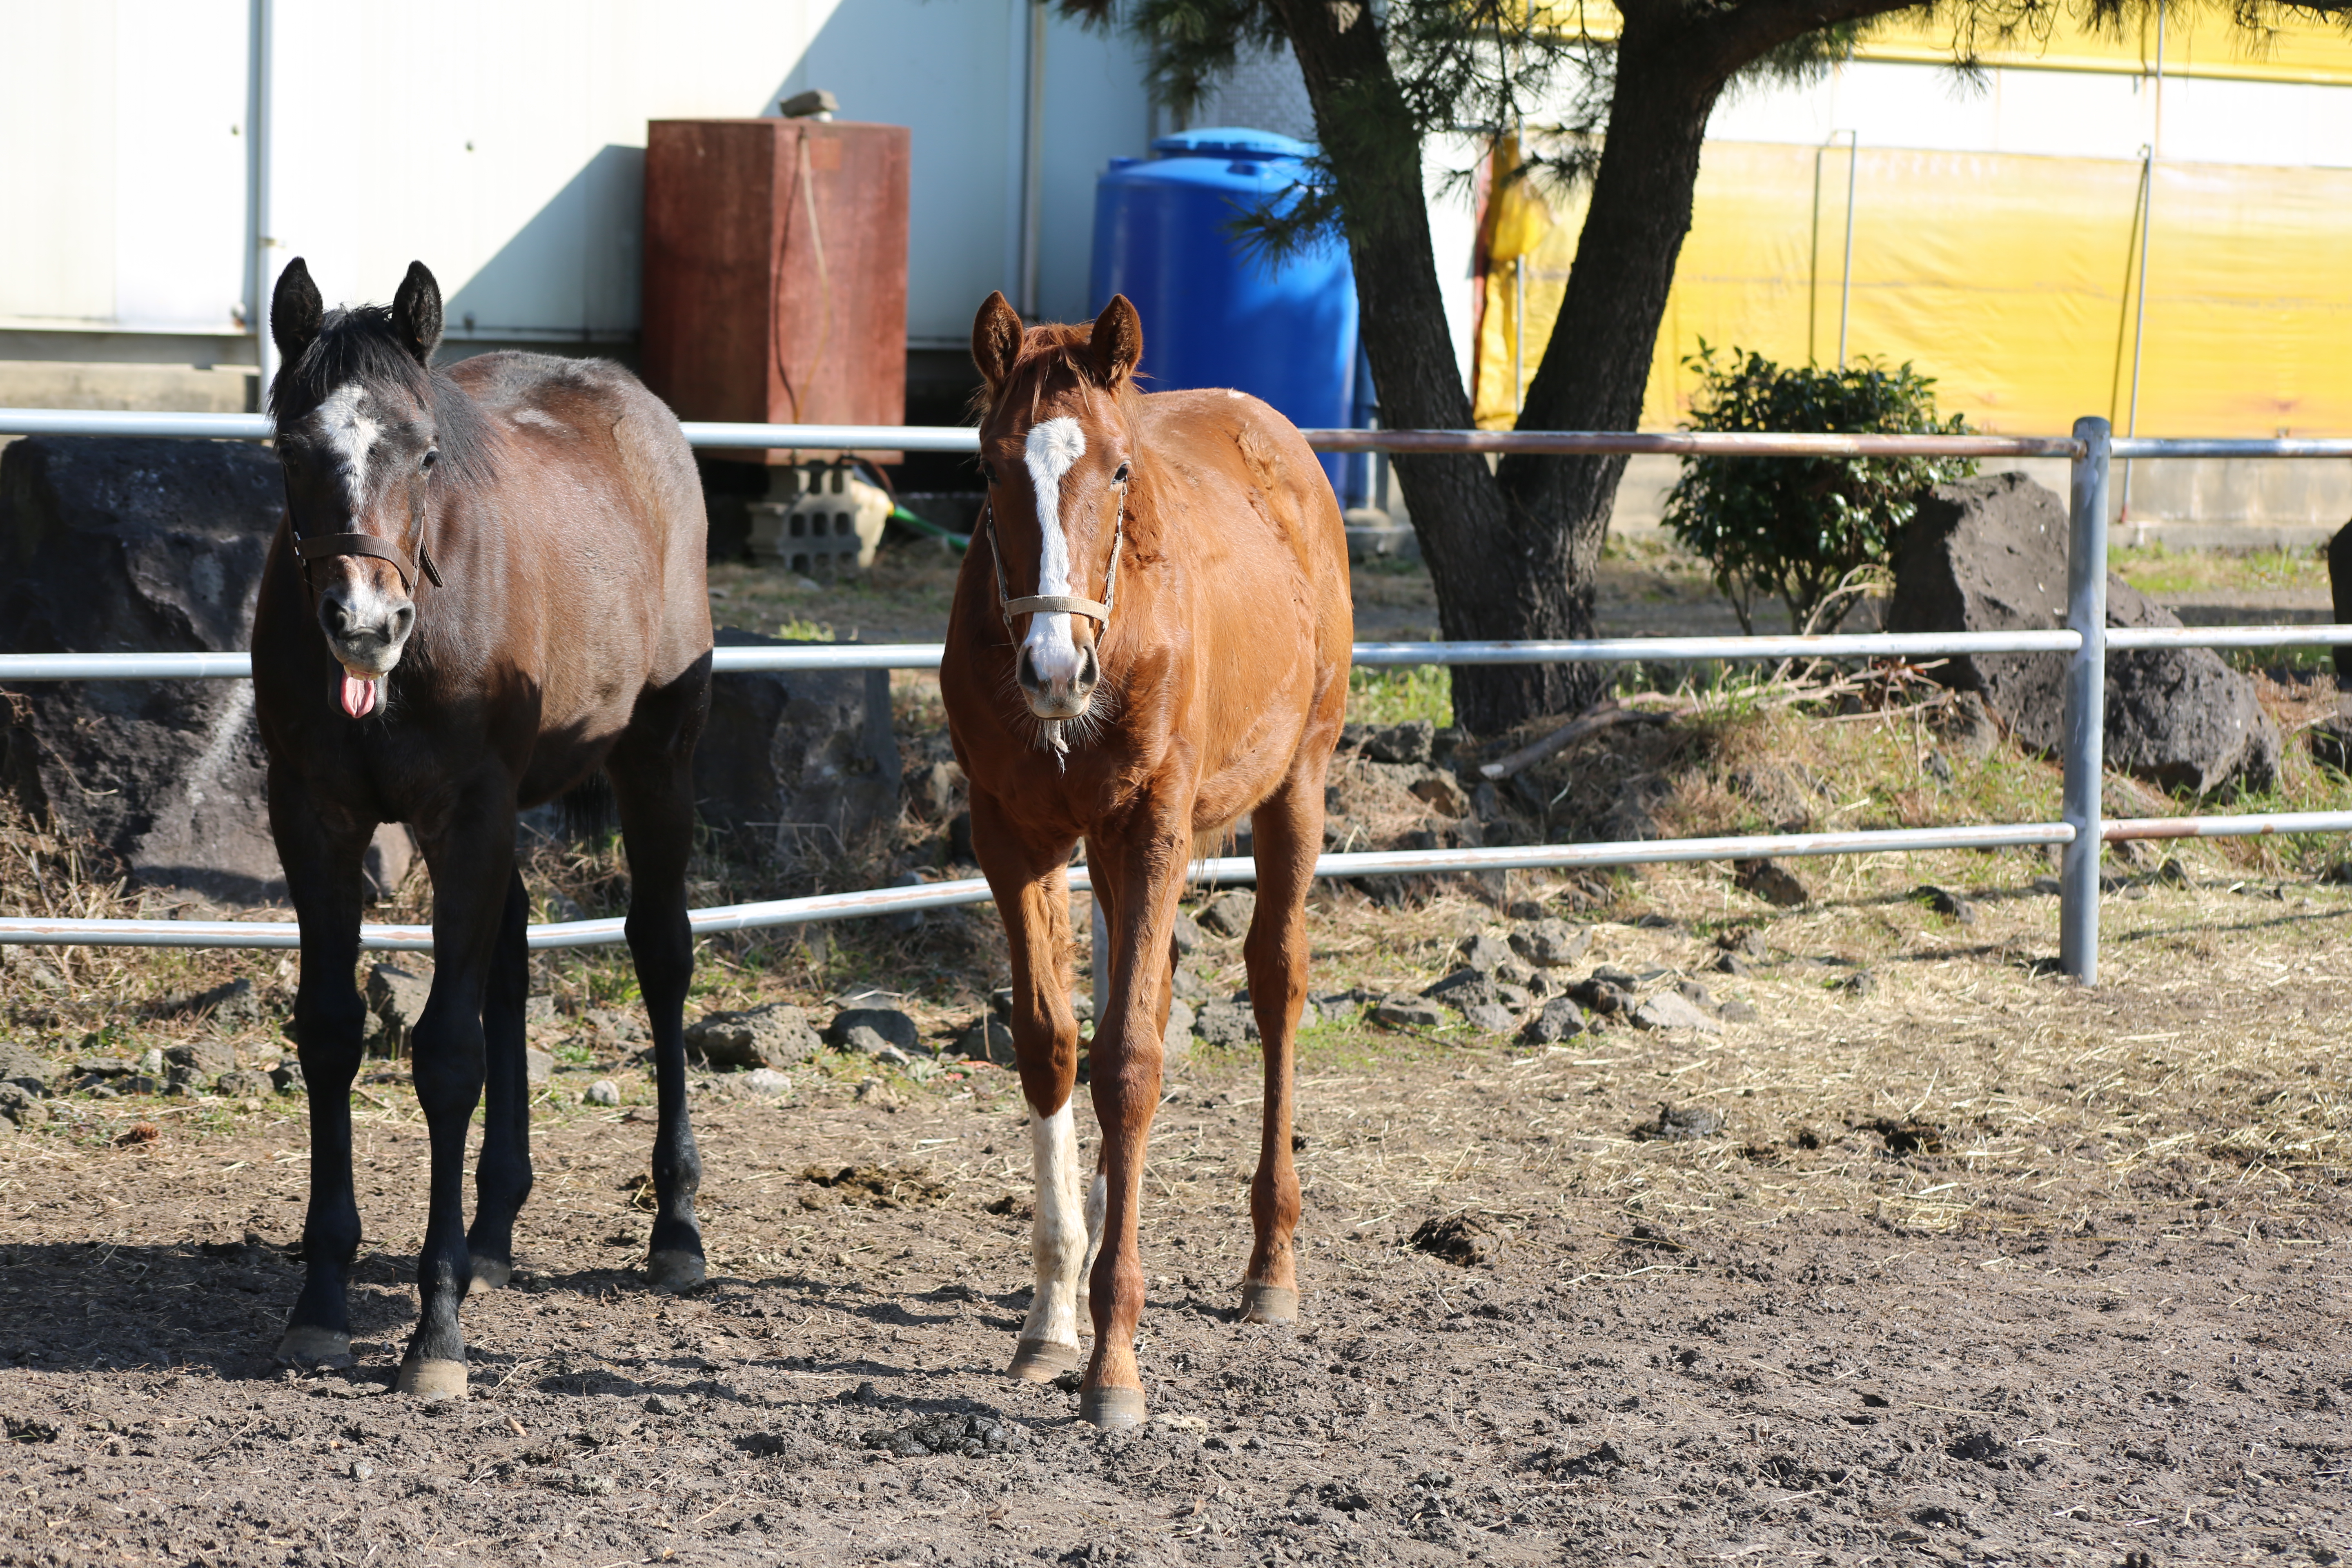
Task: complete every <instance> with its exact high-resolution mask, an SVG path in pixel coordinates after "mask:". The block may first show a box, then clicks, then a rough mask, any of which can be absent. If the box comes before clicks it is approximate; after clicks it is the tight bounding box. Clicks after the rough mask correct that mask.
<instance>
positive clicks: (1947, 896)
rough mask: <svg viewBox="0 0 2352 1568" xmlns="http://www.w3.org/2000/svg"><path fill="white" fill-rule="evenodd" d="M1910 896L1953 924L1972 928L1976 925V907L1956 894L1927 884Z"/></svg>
mask: <svg viewBox="0 0 2352 1568" xmlns="http://www.w3.org/2000/svg"><path fill="white" fill-rule="evenodd" d="M1911 896H1912V897H1913V898H1915V899H1917V900H1920V901H1921V902H1922V903H1924V904H1926V905H1927V907H1928V908H1929V909H1931V910H1935V911H1936V912H1937V914H1939V915H1942V916H1943V917H1944V918H1945V919H1947V920H1949V921H1953V922H1954V923H1955V924H1958V925H1964V926H1972V925H1974V924H1976V923H1977V907H1976V905H1974V904H1972V903H1970V902H1969V900H1966V899H1964V898H1962V897H1960V896H1959V895H1958V893H1954V892H1949V891H1947V890H1946V889H1942V888H1938V887H1936V886H1934V885H1933V884H1927V885H1923V886H1921V887H1920V888H1918V889H1916V890H1915V891H1914V892H1913V893H1912V895H1911Z"/></svg>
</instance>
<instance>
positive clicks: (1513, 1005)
mask: <svg viewBox="0 0 2352 1568" xmlns="http://www.w3.org/2000/svg"><path fill="white" fill-rule="evenodd" d="M1495 1000H1496V1002H1497V1003H1498V1004H1500V1005H1502V1006H1504V1007H1505V1008H1507V1009H1508V1010H1509V1011H1511V1012H1513V1013H1524V1012H1526V1011H1527V1010H1528V1008H1530V1007H1532V1006H1534V1005H1536V994H1535V993H1534V992H1532V991H1530V990H1528V988H1527V987H1526V986H1524V985H1506V984H1503V983H1502V982H1500V981H1497V982H1496V984H1495Z"/></svg>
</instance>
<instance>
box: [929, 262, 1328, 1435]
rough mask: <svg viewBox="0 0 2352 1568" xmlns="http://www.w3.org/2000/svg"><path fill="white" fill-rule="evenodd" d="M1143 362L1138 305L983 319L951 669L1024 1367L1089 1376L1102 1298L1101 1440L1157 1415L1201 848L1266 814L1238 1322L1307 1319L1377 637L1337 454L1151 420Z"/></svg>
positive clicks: (1223, 425) (1267, 432)
mask: <svg viewBox="0 0 2352 1568" xmlns="http://www.w3.org/2000/svg"><path fill="white" fill-rule="evenodd" d="M1142 356H1143V327H1142V322H1141V321H1139V319H1138V317H1137V315H1136V312H1135V308H1134V307H1133V306H1132V305H1130V304H1129V302H1128V301H1127V300H1126V299H1125V298H1124V297H1121V298H1118V299H1114V300H1112V301H1111V302H1110V305H1109V307H1108V309H1106V310H1104V311H1103V313H1102V315H1101V317H1100V318H1099V319H1098V320H1097V321H1095V323H1094V326H1093V328H1092V329H1091V330H1089V329H1087V328H1086V327H1083V326H1045V327H1035V328H1031V329H1029V330H1027V331H1024V330H1023V327H1022V324H1021V319H1020V317H1019V316H1017V315H1015V314H1014V313H1013V308H1012V307H1011V306H1010V305H1008V304H1006V303H1005V300H1004V296H1003V295H1002V294H992V295H990V296H989V299H988V302H987V303H986V304H985V305H983V306H982V307H981V310H980V316H979V319H978V320H977V321H975V322H974V323H973V325H972V358H973V359H974V360H975V361H976V362H977V363H978V364H979V366H980V373H981V375H982V378H983V379H984V381H985V382H986V386H985V388H984V389H983V393H982V396H983V398H984V400H985V403H984V409H983V413H982V422H981V429H980V451H981V463H982V468H983V469H984V470H985V472H986V475H987V479H988V512H987V516H986V518H985V519H984V522H983V526H984V529H985V531H986V532H987V534H988V538H987V540H986V541H984V542H983V541H975V542H974V543H973V546H972V548H971V550H970V551H969V552H967V553H966V554H965V557H964V563H963V571H962V575H961V578H960V579H959V580H958V582H957V584H956V592H955V599H954V603H953V605H952V607H951V609H950V612H949V617H948V640H947V655H946V658H945V659H944V661H943V662H942V663H941V666H940V687H941V691H942V694H943V695H944V697H945V699H946V704H947V713H948V724H949V728H950V731H951V732H952V735H953V738H954V741H955V751H956V757H957V760H958V761H959V762H961V763H962V765H963V769H964V773H965V774H966V775H967V777H968V778H969V779H970V781H971V826H972V834H971V837H972V847H973V848H974V850H975V851H976V852H977V853H978V855H979V858H980V862H981V867H982V869H983V870H984V871H985V872H986V873H987V875H988V880H989V886H990V887H991V889H992V890H993V892H994V894H995V898H996V908H997V911H998V913H999V914H1000V915H1001V916H1002V917H1003V921H1004V930H1005V934H1006V936H1007V937H1008V938H1010V940H1011V945H1012V952H1013V1045H1014V1049H1015V1052H1016V1055H1017V1058H1018V1062H1019V1067H1020V1073H1021V1086H1022V1089H1023V1092H1024V1095H1025V1096H1026V1098H1027V1100H1028V1101H1029V1128H1030V1142H1031V1147H1032V1149H1033V1151H1034V1156H1035V1161H1036V1177H1037V1205H1036V1224H1035V1229H1034V1237H1033V1242H1032V1255H1033V1257H1034V1260H1035V1263H1036V1281H1037V1282H1036V1295H1035V1297H1034V1300H1033V1303H1032V1305H1031V1308H1030V1311H1029V1318H1028V1321H1027V1322H1026V1323H1025V1324H1024V1326H1023V1328H1022V1331H1021V1339H1020V1343H1019V1346H1018V1348H1017V1349H1016V1351H1015V1352H1014V1355H1013V1364H1012V1368H1011V1371H1012V1373H1013V1375H1014V1376H1016V1377H1024V1378H1032V1379H1037V1380H1040V1381H1042V1380H1045V1379H1047V1378H1051V1377H1054V1376H1055V1375H1056V1374H1057V1373H1061V1372H1062V1371H1064V1370H1066V1369H1067V1368H1070V1367H1074V1366H1076V1364H1077V1363H1078V1360H1079V1354H1080V1352H1079V1349H1078V1335H1077V1322H1076V1313H1077V1310H1078V1303H1079V1301H1080V1300H1086V1302H1087V1308H1088V1310H1089V1312H1090V1315H1091V1316H1092V1318H1093V1320H1094V1331H1095V1349H1094V1355H1093V1359H1092V1360H1091V1362H1090V1363H1088V1364H1087V1372H1086V1377H1085V1381H1084V1384H1083V1385H1082V1393H1081V1397H1080V1404H1079V1410H1080V1414H1082V1415H1084V1416H1085V1417H1086V1418H1087V1420H1089V1421H1092V1422H1094V1423H1095V1424H1097V1426H1132V1425H1134V1424H1135V1423H1137V1422H1139V1421H1140V1420H1142V1418H1143V1414H1144V1400H1143V1384H1142V1380H1141V1377H1140V1375H1139V1373H1138V1371H1137V1368H1136V1362H1135V1350H1134V1337H1135V1327H1136V1323H1137V1321H1138V1319H1139V1317H1140V1316H1141V1315H1142V1310H1143V1270H1142V1263H1141V1260H1140V1258H1139V1256H1138V1254H1137V1250H1136V1225H1137V1220H1138V1208H1139V1199H1140V1197H1141V1183H1142V1175H1143V1163H1144V1148H1145V1143H1146V1141H1147V1140H1148V1138H1149V1136H1150V1130H1151V1117H1152V1112H1153V1111H1154V1110H1156V1109H1157V1107H1158V1105H1159V1100H1160V1056H1161V1050H1160V1032H1161V1030H1162V1029H1163V1028H1164V1027H1165V1026H1166V1024H1167V1018H1168V1003H1169V994H1170V991H1169V985H1170V978H1171V976H1170V964H1171V952H1170V945H1169V942H1170V936H1171V932H1172V930H1173V927H1174V922H1175V918H1176V913H1177V903H1178V900H1179V897H1180V896H1181V893H1182V891H1183V887H1184V872H1185V863H1186V860H1187V858H1189V856H1190V855H1191V853H1192V847H1193V845H1194V844H1195V842H1196V841H1197V840H1200V839H1202V837H1206V836H1212V835H1216V834H1220V833H1222V832H1223V830H1224V829H1226V828H1227V827H1229V826H1232V825H1233V824H1234V822H1236V821H1238V820H1239V819H1240V818H1242V817H1244V816H1247V817H1248V818H1249V819H1250V823H1251V827H1252V833H1253V837H1254V847H1255V855H1256V859H1257V877H1258V882H1257V889H1258V891H1257V912H1256V914H1255V917H1254V918H1253V919H1252V921H1251V922H1250V930H1249V936H1248V940H1247V942H1246V944H1245V948H1244V952H1245V955H1246V957H1247V959H1248V962H1249V985H1250V1003H1251V1006H1252V1008H1253V1009H1254V1011H1255V1013H1256V1015H1257V1025H1258V1032H1259V1034H1260V1036H1261V1037H1262V1038H1263V1039H1264V1041H1265V1113H1264V1120H1263V1124H1262V1127H1261V1135H1260V1144H1259V1150H1258V1165H1257V1174H1256V1178H1255V1181H1254V1182H1253V1183H1252V1184H1251V1187H1250V1215H1251V1221H1252V1225H1253V1227H1254V1230H1255V1245H1254V1247H1253V1248H1252V1250H1251V1253H1250V1260H1249V1268H1248V1270H1247V1272H1246V1274H1245V1276H1244V1284H1243V1289H1242V1309H1243V1316H1244V1318H1245V1319H1248V1320H1253V1321H1287V1320H1290V1319H1292V1318H1294V1317H1296V1315H1297V1307H1298V1279H1297V1268H1296V1265H1295V1263H1294V1260H1293V1258H1292V1248H1291V1238H1292V1234H1293V1232H1294V1231H1295V1230H1296V1228H1297V1224H1298V1178H1297V1173H1296V1171H1295V1170H1294V1169H1293V1168H1292V1165H1291V1152H1290V1117H1291V1055H1292V1046H1293V1041H1294V1038H1295V1036H1296V1033H1297V1024H1298V1015H1299V1008H1300V1005H1301V1003H1302V1001H1303V1000H1304V998H1305V996H1306V994H1307V929H1306V900H1307V886H1308V883H1309V881H1310V879H1311V878H1312V876H1313V874H1314V867H1315V858H1316V855H1317V853H1318V851H1319V850H1320V849H1321V848H1322V844H1323V779H1324V773H1325V772H1326V771H1327V770H1328V767H1329V765H1330V761H1331V751H1332V747H1333V745H1334V744H1335V743H1336V742H1337V741H1338V739H1339V725H1340V721H1341V718H1342V715H1343V710H1344V709H1345V706H1346V702H1347V694H1348V665H1349V645H1350V643H1351V642H1352V641H1353V639H1354V613H1353V610H1352V607H1351V605H1350V602H1349V590H1348V545H1347V535H1346V531H1345V530H1344V528H1343V527H1342V525H1341V522H1340V520H1339V502H1338V500H1336V499H1335V498H1334V497H1333V495H1332V493H1331V487H1330V484H1329V482H1328V480H1327V479H1325V478H1324V475H1323V469H1322V467H1321V466H1320V464H1318V462H1317V460H1316V457H1315V454H1314V452H1313V451H1312V450H1310V449H1309V448H1308V447H1307V443H1306V442H1305V441H1304V440H1303V439H1301V438H1300V437H1299V434H1298V432H1297V430H1296V429H1294V428H1292V426H1291V425H1290V423H1289V421H1287V420H1286V419H1284V418H1283V416H1281V415H1279V414H1277V413H1276V412H1275V411H1274V410H1273V409H1272V408H1269V407H1267V406H1266V405H1265V404H1263V403H1261V402H1259V401H1258V400H1257V399H1255V398H1254V397H1248V396H1245V395H1243V394H1241V393H1238V392H1163V393H1156V394H1153V395H1150V396H1145V395H1142V394H1141V393H1140V392H1139V391H1138V390H1137V388H1136V385H1135V371H1136V365H1137V363H1138V362H1139V360H1140V359H1141V358H1142ZM1080 838H1084V839H1085V840H1086V844H1087V868H1088V870H1089V871H1090V873H1091V875H1092V878H1093V881H1094V889H1095V897H1096V898H1097V899H1098V900H1102V903H1103V906H1104V911H1105V914H1106V916H1107V918H1108V931H1109V933H1110V936H1109V941H1110V947H1111V961H1110V966H1109V968H1110V981H1109V984H1108V986H1107V987H1106V988H1105V990H1106V991H1107V993H1108V994H1097V997H1096V999H1095V1000H1096V1018H1097V1023H1096V1026H1095V1036H1094V1042H1093V1046H1092V1047H1091V1054H1092V1066H1093V1073H1092V1079H1091V1081H1092V1088H1093V1093H1094V1103H1095V1113H1096V1116H1097V1119H1098V1120H1099V1121H1100V1122H1101V1124H1102V1135H1103V1145H1102V1155H1101V1161H1100V1165H1099V1171H1098V1173H1097V1175H1096V1177H1095V1178H1094V1182H1093V1184H1092V1186H1091V1190H1090V1191H1089V1192H1087V1193H1086V1194H1085V1195H1083V1196H1082V1195H1081V1188H1082V1186H1084V1185H1085V1183H1084V1178H1083V1177H1082V1176H1081V1174H1080V1172H1079V1169H1078V1164H1077V1144H1076V1134H1075V1131H1074V1128H1073V1124H1072V1121H1071V1110H1070V1104H1069V1100H1070V1091H1071V1088H1072V1084H1073V1081H1074V1079H1075V1076H1076V1069H1077V1046H1078V1027H1077V1020H1076V1016H1075V1015H1074V1014H1073V1012H1072V1010H1071V1005H1070V986H1071V981H1072V956H1073V943H1072V938H1071V931H1070V913H1069V892H1068V881H1067V878H1066V871H1065V868H1066V867H1067V865H1068V864H1069V860H1070V855H1071V851H1072V849H1073V848H1074V847H1076V844H1077V842H1078V840H1079V839H1080ZM1090 1233H1091V1234H1090ZM1090 1244H1091V1246H1092V1247H1096V1248H1098V1249H1099V1250H1098V1252H1097V1254H1096V1256H1095V1260H1094V1264H1093V1268H1092V1269H1091V1272H1090V1275H1089V1280H1088V1289H1087V1290H1085V1291H1084V1292H1083V1293H1082V1292H1081V1290H1080V1288H1079V1279H1078V1276H1079V1273H1080V1270H1081V1268H1082V1267H1083V1266H1084V1264H1085V1262H1086V1259H1087V1254H1088V1251H1089V1247H1090Z"/></svg>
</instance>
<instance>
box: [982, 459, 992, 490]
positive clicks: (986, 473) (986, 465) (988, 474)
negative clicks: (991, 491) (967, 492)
mask: <svg viewBox="0 0 2352 1568" xmlns="http://www.w3.org/2000/svg"><path fill="white" fill-rule="evenodd" d="M980 477H981V478H982V479H986V480H987V481H988V482H989V483H990V484H994V483H995V482H996V465H995V464H994V463H992V462H989V461H987V460H986V459H985V458H983V459H982V462H981V465H980Z"/></svg>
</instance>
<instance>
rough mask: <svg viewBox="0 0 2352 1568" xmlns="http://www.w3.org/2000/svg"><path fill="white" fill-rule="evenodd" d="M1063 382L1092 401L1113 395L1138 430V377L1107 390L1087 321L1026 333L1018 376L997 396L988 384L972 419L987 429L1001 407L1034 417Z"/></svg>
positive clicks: (975, 399) (976, 399)
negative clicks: (1050, 391) (1083, 391)
mask: <svg viewBox="0 0 2352 1568" xmlns="http://www.w3.org/2000/svg"><path fill="white" fill-rule="evenodd" d="M1057 377H1058V378H1061V379H1062V380H1063V381H1064V382H1065V384H1076V385H1078V386H1082V387H1084V388H1086V389H1087V393H1088V395H1089V396H1090V397H1091V395H1092V394H1094V393H1097V392H1108V393H1109V394H1110V395H1111V397H1112V399H1113V400H1114V401H1115V402H1116V403H1117V405H1118V412H1119V416H1120V418H1121V419H1123V420H1124V421H1125V422H1126V424H1127V427H1128V428H1129V430H1133V429H1135V428H1136V421H1137V419H1138V417H1139V416H1140V414H1141V409H1140V408H1139V407H1138V406H1137V405H1139V403H1140V402H1141V401H1142V397H1143V394H1142V392H1141V391H1140V390H1139V389H1138V388H1137V386H1136V384H1135V383H1136V377H1135V376H1132V375H1123V376H1121V377H1119V378H1118V384H1117V385H1115V386H1106V385H1104V384H1103V378H1102V372H1101V370H1099V369H1098V368H1097V366H1096V364H1095V355H1094V327H1093V324H1092V323H1090V322H1084V321H1080V322H1075V323H1074V322H1066V321H1048V322H1046V323H1045V324H1044V325H1042V326H1035V327H1032V328H1030V329H1029V330H1028V331H1025V332H1024V333H1022V334H1021V352H1020V353H1017V354H1015V355H1014V356H1013V369H1012V372H1011V373H1010V374H1007V375H1006V376H1005V378H1004V384H1003V386H1002V387H1000V388H998V389H996V390H995V391H994V392H993V393H992V392H991V390H990V389H989V387H988V385H987V384H985V383H982V385H981V388H980V390H979V391H977V392H975V393H973V394H972V396H971V412H972V415H973V416H974V418H975V419H976V420H977V421H978V422H979V423H980V424H982V425H985V424H986V423H988V418H989V416H990V415H992V414H993V413H994V412H995V411H996V410H997V408H998V407H999V406H1000V405H1003V406H1007V407H1010V406H1015V405H1019V404H1022V403H1026V404H1028V405H1029V408H1030V412H1031V416H1032V417H1034V416H1035V412H1036V407H1037V404H1038V402H1039V400H1040V399H1042V398H1043V397H1044V396H1045V392H1046V390H1047V388H1049V387H1050V386H1052V385H1053V384H1054V383H1055V379H1056V378H1057Z"/></svg>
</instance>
